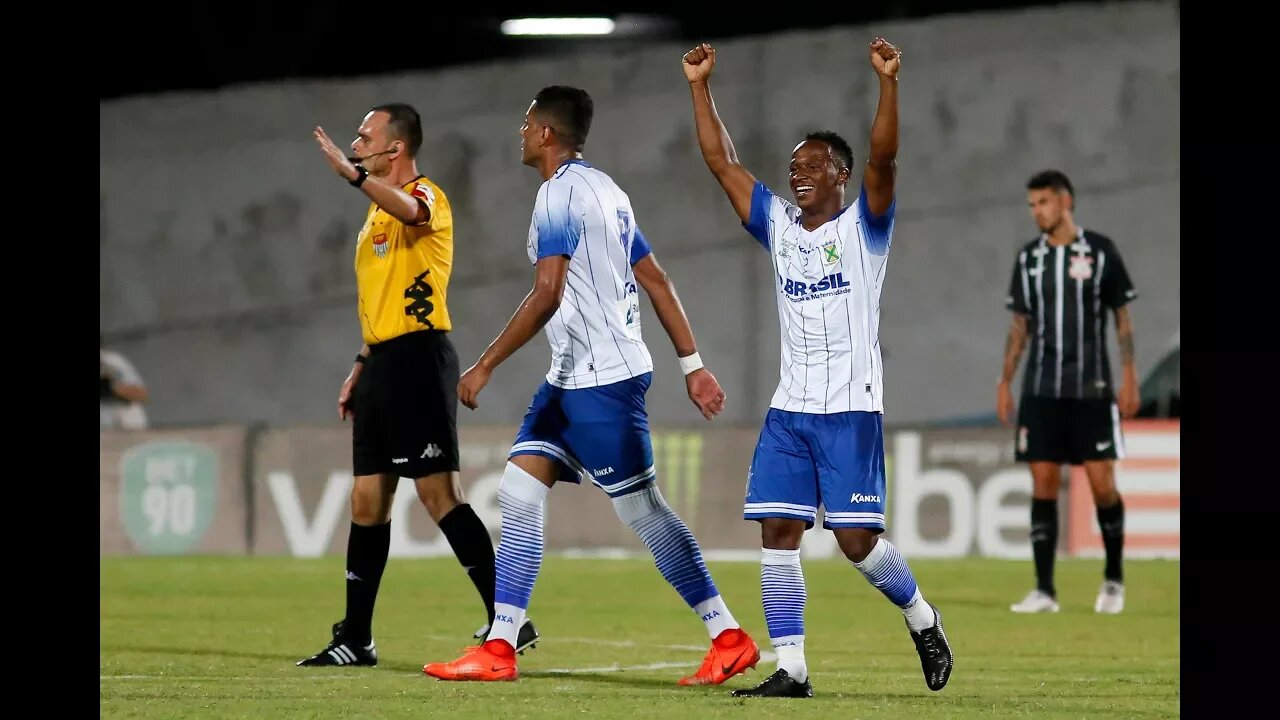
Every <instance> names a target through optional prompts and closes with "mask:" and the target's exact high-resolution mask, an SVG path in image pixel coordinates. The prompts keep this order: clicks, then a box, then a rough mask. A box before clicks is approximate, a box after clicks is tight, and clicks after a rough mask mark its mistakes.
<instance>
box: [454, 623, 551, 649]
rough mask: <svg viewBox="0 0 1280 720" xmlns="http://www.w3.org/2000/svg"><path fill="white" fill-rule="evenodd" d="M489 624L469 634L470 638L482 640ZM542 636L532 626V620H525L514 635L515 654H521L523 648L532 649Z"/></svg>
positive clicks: (485, 635) (481, 641)
mask: <svg viewBox="0 0 1280 720" xmlns="http://www.w3.org/2000/svg"><path fill="white" fill-rule="evenodd" d="M489 628H490V626H489V625H485V626H484V627H482V628H480V629H479V630H477V631H476V632H475V634H474V635H472V636H471V639H472V640H476V641H479V642H480V643H483V642H484V639H485V638H487V637H489ZM540 639H542V636H541V635H539V634H538V629H537V628H535V627H534V626H533V621H532V620H525V621H524V624H523V625H521V626H520V632H519V633H518V634H517V635H516V654H517V655H523V654H524V651H525V650H532V649H534V648H536V647H538V641H539V640H540Z"/></svg>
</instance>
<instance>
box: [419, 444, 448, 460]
mask: <svg viewBox="0 0 1280 720" xmlns="http://www.w3.org/2000/svg"><path fill="white" fill-rule="evenodd" d="M443 454H444V451H443V450H441V449H440V448H439V447H437V446H436V444H435V443H431V444H430V445H428V446H427V449H426V450H423V451H422V454H421V455H419V456H418V459H419V460H421V459H422V458H433V459H434V458H438V457H440V456H441V455H443Z"/></svg>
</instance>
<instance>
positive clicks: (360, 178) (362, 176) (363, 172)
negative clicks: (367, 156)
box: [347, 165, 369, 187]
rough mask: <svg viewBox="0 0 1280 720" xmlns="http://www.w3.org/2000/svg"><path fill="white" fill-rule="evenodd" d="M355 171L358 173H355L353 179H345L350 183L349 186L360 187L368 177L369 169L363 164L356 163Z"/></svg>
mask: <svg viewBox="0 0 1280 720" xmlns="http://www.w3.org/2000/svg"><path fill="white" fill-rule="evenodd" d="M356 172H357V173H359V174H358V175H356V178H355V179H354V180H348V181H347V182H348V183H350V184H351V187H360V186H361V185H363V184H364V181H365V180H368V179H369V171H368V170H367V169H365V166H363V165H356Z"/></svg>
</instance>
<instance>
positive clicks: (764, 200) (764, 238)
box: [742, 180, 773, 250]
mask: <svg viewBox="0 0 1280 720" xmlns="http://www.w3.org/2000/svg"><path fill="white" fill-rule="evenodd" d="M772 205H773V193H772V192H771V191H770V190H769V188H767V187H765V186H764V183H762V182H760V181H759V180H757V181H756V184H755V187H753V188H751V217H750V218H748V219H747V221H746V222H745V223H743V224H742V226H743V227H745V228H746V229H747V232H749V233H751V237H753V238H755V239H756V240H758V241H760V244H761V245H763V246H764V249H765V250H768V249H769V208H770V207H771V206H772Z"/></svg>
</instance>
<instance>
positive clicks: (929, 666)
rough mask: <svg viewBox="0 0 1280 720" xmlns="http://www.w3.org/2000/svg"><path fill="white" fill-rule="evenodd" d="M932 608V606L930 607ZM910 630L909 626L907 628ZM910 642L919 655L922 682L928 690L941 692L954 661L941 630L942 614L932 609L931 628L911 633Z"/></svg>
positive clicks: (944, 633)
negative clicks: (922, 675)
mask: <svg viewBox="0 0 1280 720" xmlns="http://www.w3.org/2000/svg"><path fill="white" fill-rule="evenodd" d="M930 607H932V606H930ZM907 629H908V630H910V629H911V628H910V626H908V627H907ZM911 641H912V642H914V643H915V644H916V652H917V653H919V655H920V668H921V669H922V670H924V682H925V684H926V685H928V686H929V689H930V690H935V691H936V690H941V689H942V688H943V687H945V686H946V684H947V680H948V679H949V678H950V677H951V667H952V665H953V664H954V661H953V659H952V657H951V645H950V644H949V643H948V642H947V633H946V632H945V631H943V629H942V613H940V612H938V608H936V607H934V608H933V627H930V628H925V629H924V630H921V631H920V632H915V631H912V632H911Z"/></svg>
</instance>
